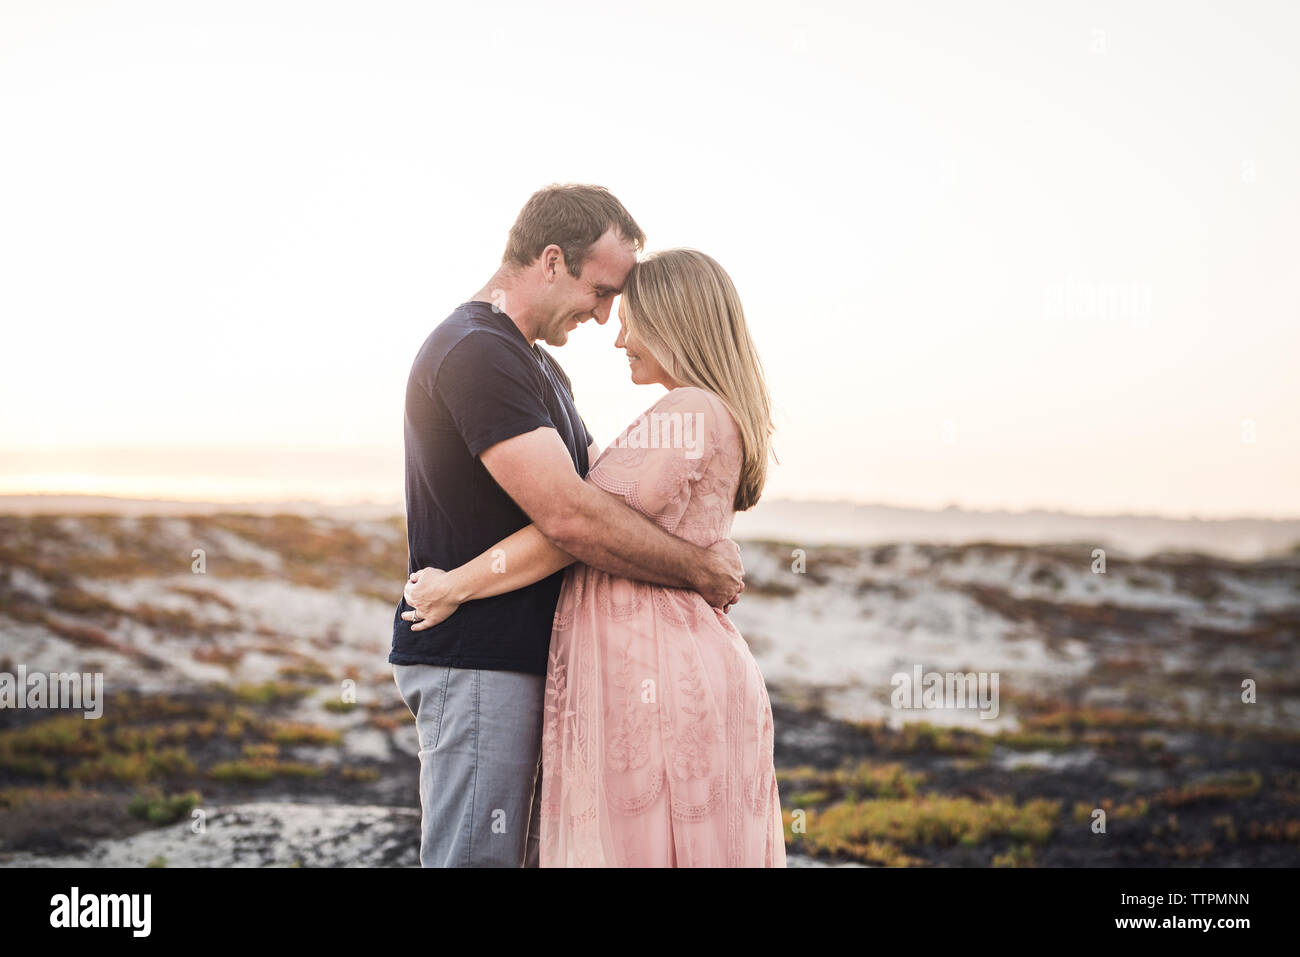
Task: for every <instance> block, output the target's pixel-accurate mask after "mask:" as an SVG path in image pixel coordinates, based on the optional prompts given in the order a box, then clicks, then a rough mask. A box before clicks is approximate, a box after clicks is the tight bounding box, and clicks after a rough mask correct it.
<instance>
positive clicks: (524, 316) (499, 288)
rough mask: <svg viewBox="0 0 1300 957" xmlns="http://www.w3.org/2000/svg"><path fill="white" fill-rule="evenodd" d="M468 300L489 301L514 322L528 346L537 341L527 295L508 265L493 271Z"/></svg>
mask: <svg viewBox="0 0 1300 957" xmlns="http://www.w3.org/2000/svg"><path fill="white" fill-rule="evenodd" d="M470 301H471V302H486V303H491V304H492V305H493V306H494V307H495V308H496V309H497V311H498V312H504V313H505V314H506V317H507V318H508V319H509V320H510V321H511V322H513V323H514V324H515V328H517V329H518V330H519V333H520V335H522V336H523V337H524V338H525V339H527V340H528V344H529V345H530V346H531V345H534V344H535V343H536V342H537V335H536V329H535V323H534V316H533V310H532V309H531V307H530V303H529V297H528V295H527V294H526V292H525V290H524V289H523V286H522V284H521V283H520V282H519V277H518V275H517V274H516V273H515V272H514V271H513V270H511V269H510V268H509V267H507V266H502V267H501V268H500V269H498V270H497V271H496V272H495V273H493V274H492V278H491V279H489V280H488V281H487V283H486V284H485V285H484V286H483V288H482V289H480V290H479V291H478V292H476V293H475V294H474V297H473V299H471V300H470Z"/></svg>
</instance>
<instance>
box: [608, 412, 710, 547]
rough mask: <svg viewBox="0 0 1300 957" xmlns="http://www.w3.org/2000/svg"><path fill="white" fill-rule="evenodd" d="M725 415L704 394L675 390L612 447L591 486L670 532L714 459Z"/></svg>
mask: <svg viewBox="0 0 1300 957" xmlns="http://www.w3.org/2000/svg"><path fill="white" fill-rule="evenodd" d="M725 414H727V413H726V412H725V407H723V406H722V405H721V403H720V401H719V400H718V399H717V398H715V397H714V396H712V395H710V394H709V393H708V392H706V391H705V390H703V389H696V388H680V389H674V390H673V391H671V392H669V393H668V394H667V395H666V396H664V397H663V398H662V399H660V400H659V401H658V402H657V403H655V404H654V405H653V406H652V407H651V408H650V409H648V410H646V411H645V412H643V413H642V414H641V415H639V416H638V417H637V418H636V420H635V421H634V422H633V423H632V424H631V425H629V426H628V427H627V428H626V429H624V430H623V432H622V433H621V434H620V435H619V436H618V438H616V439H615V440H614V441H613V442H611V443H610V444H609V446H608V448H606V449H605V450H604V451H603V452H602V453H601V455H600V458H598V459H596V463H595V465H593V466H592V468H591V471H590V472H589V473H588V474H587V481H589V482H591V483H592V484H593V485H595V486H597V487H598V488H602V489H604V490H605V491H607V492H612V493H613V494H615V495H620V496H622V497H623V499H624V500H626V502H627V503H628V505H630V506H632V507H633V508H635V509H636V510H637V511H639V512H641V513H642V514H644V515H648V516H650V517H651V518H653V519H654V520H655V523H656V524H658V525H659V526H661V527H662V528H665V529H670V530H671V529H673V528H675V527H676V525H677V522H678V520H680V518H681V516H682V512H683V511H685V509H686V505H687V503H688V502H689V501H690V490H691V485H692V484H693V483H694V482H697V481H698V480H699V479H700V477H701V476H702V475H703V474H704V472H705V470H706V469H707V468H708V465H709V462H710V461H711V460H712V458H713V455H714V452H715V448H716V444H717V434H718V427H719V424H720V423H719V416H720V415H725Z"/></svg>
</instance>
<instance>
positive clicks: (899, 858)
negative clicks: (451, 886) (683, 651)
mask: <svg viewBox="0 0 1300 957" xmlns="http://www.w3.org/2000/svg"><path fill="white" fill-rule="evenodd" d="M1094 549H1095V546H1094V545H1093V544H1089V543H1078V544H1065V545H1036V546H1032V547H1030V546H1015V545H1004V544H966V545H954V544H944V545H916V544H896V545H874V546H870V547H862V548H857V547H852V546H845V545H839V546H824V547H817V546H811V545H799V544H797V543H789V542H786V543H781V542H746V543H744V546H743V551H744V556H745V561H746V565H747V568H748V570H749V574H748V578H747V588H746V592H745V596H744V599H743V600H742V602H741V603H740V604H739V605H738V606H737V607H736V609H735V610H734V611H733V612H732V617H733V620H734V621H735V622H736V624H737V626H738V627H739V628H740V629H741V631H742V633H744V634H745V636H746V638H747V640H749V642H750V645H751V648H752V649H753V651H754V654H755V657H756V658H757V659H758V661H759V664H760V666H761V667H762V670H763V673H764V675H765V676H766V677H767V680H768V684H769V689H770V691H771V693H772V697H773V701H774V706H775V709H776V728H777V741H776V751H777V764H778V769H779V775H780V786H781V798H782V807H783V809H784V811H785V813H786V817H787V824H788V834H787V838H788V846H789V848H790V853H791V863H792V864H796V865H801V864H873V865H897V866H902V865H929V866H988V865H991V864H997V865H1007V866H1056V865H1130V866H1140V865H1147V864H1167V863H1185V864H1190V865H1210V866H1230V865H1237V864H1259V865H1295V864H1297V863H1300V747H1298V746H1297V745H1300V660H1298V659H1300V642H1298V641H1297V638H1298V637H1300V636H1298V635H1297V632H1298V631H1300V555H1297V554H1295V553H1288V554H1280V555H1277V556H1275V557H1273V558H1267V559H1260V560H1253V561H1233V560H1229V559H1226V558H1216V557H1211V556H1207V555H1195V554H1159V553H1157V554H1152V555H1146V556H1142V557H1137V556H1126V555H1123V554H1121V553H1119V552H1116V551H1114V550H1111V551H1109V552H1108V554H1107V555H1106V556H1105V559H1106V564H1105V570H1104V572H1103V571H1101V570H1099V568H1098V560H1097V557H1096V556H1095V554H1094ZM196 553H197V554H196ZM404 572H405V537H404V532H403V528H402V523H401V520H400V518H395V519H385V518H382V517H376V518H366V519H358V518H347V519H343V518H329V517H325V516H314V517H313V516H302V515H264V514H263V515H252V514H247V515H241V514H207V515H196V516H190V517H186V516H176V515H171V516H150V515H137V516H130V517H126V516H110V515H99V516H96V515H79V516H39V515H28V516H17V515H9V516H0V673H15V672H16V670H17V668H18V667H19V666H20V665H21V666H24V667H25V668H26V669H27V670H28V671H29V672H32V671H38V670H43V671H60V672H68V671H72V670H77V671H83V672H101V673H103V675H104V681H105V693H106V695H107V696H108V700H107V703H106V705H105V710H104V716H103V717H102V718H101V719H99V720H96V721H88V720H85V719H83V718H82V717H80V716H79V715H77V714H74V713H70V712H66V711H65V712H51V711H48V710H44V711H42V710H30V709H4V710H0V863H4V864H9V865H14V866H39V865H42V864H70V865H106V866H112V865H127V866H145V865H149V864H153V865H156V866H177V865H197V866H238V865H252V866H267V865H284V866H294V865H300V866H404V865H413V864H415V863H416V854H417V845H418V836H419V830H418V797H417V794H416V770H417V769H416V757H415V751H416V748H417V745H416V738H415V732H414V727H413V724H412V721H411V718H410V715H409V713H408V712H407V711H406V709H405V706H404V705H403V704H402V702H401V701H400V699H399V698H398V696H397V693H396V688H395V687H394V685H393V681H392V674H391V671H390V670H389V666H388V665H387V664H386V660H385V659H386V656H387V648H388V637H387V636H388V633H389V630H390V628H391V621H392V613H393V607H394V604H395V601H396V599H397V596H398V594H399V592H400V585H401V580H402V578H403V576H404ZM916 666H920V667H921V668H922V670H923V671H924V672H932V671H933V672H940V673H949V672H961V673H976V674H978V673H984V674H987V675H996V676H997V677H998V679H999V685H998V697H997V701H996V703H997V716H996V717H994V718H981V717H980V710H981V709H979V708H973V707H960V706H957V705H955V704H953V703H952V702H942V701H941V702H939V704H941V705H943V706H941V707H934V708H913V709H902V708H897V707H894V706H893V702H892V701H891V693H892V692H893V690H894V688H893V677H894V676H895V675H897V674H900V673H905V674H911V673H912V671H913V669H914V668H915V667H916ZM1243 682H1247V683H1253V687H1254V701H1253V702H1252V703H1247V702H1245V701H1243ZM983 711H984V713H985V714H988V713H989V709H988V708H984V709H983ZM1099 810H1100V811H1104V812H1105V819H1106V830H1105V832H1104V833H1097V832H1096V830H1095V828H1096V823H1095V821H1096V819H1097V818H1098V813H1097V812H1098V811H1099Z"/></svg>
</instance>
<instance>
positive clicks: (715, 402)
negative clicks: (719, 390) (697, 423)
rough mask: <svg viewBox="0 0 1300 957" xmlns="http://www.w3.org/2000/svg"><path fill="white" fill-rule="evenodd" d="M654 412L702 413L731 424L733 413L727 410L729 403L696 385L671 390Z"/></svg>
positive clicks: (655, 406)
mask: <svg viewBox="0 0 1300 957" xmlns="http://www.w3.org/2000/svg"><path fill="white" fill-rule="evenodd" d="M652 410H653V411H655V412H700V413H703V414H705V415H709V416H712V417H714V418H719V417H720V418H721V420H722V421H724V422H730V420H731V411H730V410H729V409H728V408H727V403H725V402H723V401H722V399H720V398H718V396H716V395H715V394H714V393H712V392H710V391H709V390H708V389H701V388H700V387H699V386H694V385H683V386H678V387H677V388H676V389H670V390H669V391H668V392H667V393H665V394H664V396H663V397H662V398H660V400H659V401H658V402H656V403H655V404H654V406H653V407H652Z"/></svg>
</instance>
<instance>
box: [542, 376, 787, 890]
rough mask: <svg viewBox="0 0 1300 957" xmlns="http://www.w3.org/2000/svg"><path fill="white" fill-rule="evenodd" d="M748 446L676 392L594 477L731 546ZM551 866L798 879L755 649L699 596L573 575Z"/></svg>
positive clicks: (546, 728)
mask: <svg viewBox="0 0 1300 957" xmlns="http://www.w3.org/2000/svg"><path fill="white" fill-rule="evenodd" d="M740 464H741V441H740V434H739V432H738V431H737V429H736V425H735V422H734V421H733V420H732V418H731V414H730V413H729V412H728V411H727V408H726V406H725V405H724V404H723V403H722V402H721V401H719V400H718V399H717V398H716V397H715V396H713V395H712V394H711V393H709V392H707V391H705V390H703V389H695V388H680V389H674V390H672V391H671V392H669V393H668V394H667V395H666V396H664V397H663V398H662V399H661V400H660V401H659V402H657V403H656V404H655V405H654V406H653V407H652V408H651V409H650V410H648V412H647V413H646V414H645V415H643V416H642V417H641V418H639V419H638V420H637V421H636V422H634V423H633V424H632V426H629V428H628V429H627V430H626V431H624V433H623V434H622V435H621V436H620V437H619V438H618V439H617V440H615V442H614V444H613V445H611V446H610V447H609V448H608V449H606V450H605V452H604V453H603V454H602V455H601V456H600V458H599V459H597V461H596V463H595V465H594V466H593V467H592V469H591V472H590V474H589V476H588V480H589V481H591V482H593V483H594V484H596V485H597V486H599V487H600V488H603V489H605V490H607V491H609V492H613V493H615V494H617V495H620V496H622V497H623V498H624V499H625V500H626V501H627V503H628V504H629V505H630V506H632V507H633V508H635V509H637V510H638V511H640V512H642V513H643V514H645V515H647V516H649V517H650V518H652V519H653V520H654V521H655V522H656V523H657V524H658V525H659V526H660V527H661V528H663V529H665V530H667V531H669V532H672V533H673V534H675V535H678V536H680V537H682V538H685V539H687V540H688V541H691V542H694V543H695V544H697V545H702V546H707V545H711V544H712V543H714V542H716V541H718V540H719V539H722V538H726V537H728V536H729V535H730V532H731V522H732V518H733V517H734V509H733V501H734V497H735V493H736V486H737V483H738V481H739V476H740ZM540 837H541V866H542V867H583V866H588V867H673V866H676V867H784V866H785V841H784V830H783V828H782V824H781V807H780V802H779V799H778V796H777V787H776V773H775V768H774V766H773V762H772V706H771V703H770V701H769V700H768V695H767V688H766V687H765V685H764V684H763V677H762V675H761V674H759V670H758V665H757V663H756V662H755V661H754V658H753V655H751V654H750V651H749V647H748V645H746V644H745V640H744V638H742V637H741V635H740V633H739V632H738V631H737V630H736V629H735V628H734V627H733V626H732V624H731V621H730V620H729V619H728V618H727V616H726V615H724V614H723V613H722V612H721V611H718V610H716V609H714V608H711V607H709V605H708V603H707V602H705V601H704V599H703V598H701V597H700V596H699V595H697V594H695V593H694V592H691V591H686V590H683V589H675V588H665V587H661V586H658V585H649V584H645V583H643V582H636V581H631V580H629V579H626V578H618V577H616V576H613V575H608V574H606V573H605V572H601V571H598V570H596V569H594V568H591V567H589V566H586V565H582V564H578V565H574V566H573V567H572V568H570V569H569V571H568V573H567V574H566V576H565V580H564V587H563V590H562V591H561V593H560V600H559V604H558V606H557V608H556V612H555V627H554V631H553V633H552V636H551V652H550V664H549V667H548V671H547V680H546V713H545V719H544V725H543V732H542V807H541V835H540Z"/></svg>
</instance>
